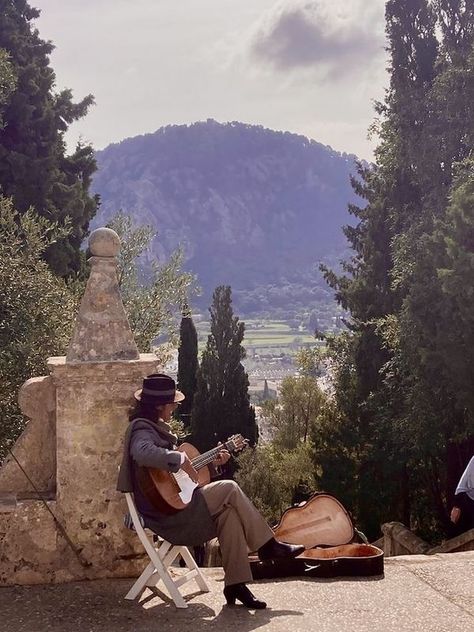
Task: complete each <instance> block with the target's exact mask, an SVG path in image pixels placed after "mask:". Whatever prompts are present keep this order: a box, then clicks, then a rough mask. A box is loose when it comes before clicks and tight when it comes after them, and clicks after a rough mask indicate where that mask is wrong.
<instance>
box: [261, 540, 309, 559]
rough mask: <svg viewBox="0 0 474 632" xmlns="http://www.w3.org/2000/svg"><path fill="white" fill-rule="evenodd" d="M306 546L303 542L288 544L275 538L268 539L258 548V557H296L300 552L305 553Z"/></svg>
mask: <svg viewBox="0 0 474 632" xmlns="http://www.w3.org/2000/svg"><path fill="white" fill-rule="evenodd" d="M304 550H305V547H304V546H303V545H302V544H286V542H278V540H275V538H272V539H271V540H268V542H266V543H265V544H264V545H263V546H261V547H260V548H259V549H258V557H259V559H260V560H262V561H264V560H278V559H282V558H285V557H296V556H297V555H300V553H304Z"/></svg>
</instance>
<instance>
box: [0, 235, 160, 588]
mask: <svg viewBox="0 0 474 632" xmlns="http://www.w3.org/2000/svg"><path fill="white" fill-rule="evenodd" d="M89 245H90V250H91V253H92V258H91V265H92V270H91V274H90V278H89V281H88V283H87V287H86V290H85V293H84V297H83V299H82V302H81V305H80V308H79V312H78V316H77V320H76V326H75V331H74V334H73V336H72V339H71V343H70V346H69V350H68V352H67V356H66V357H56V358H49V360H48V368H49V371H50V375H49V376H48V377H47V378H42V379H43V380H46V382H44V383H45V384H47V385H49V386H48V388H50V391H51V393H50V396H49V399H47V401H48V411H44V414H43V413H42V412H41V411H38V412H37V413H35V411H34V408H35V407H34V402H31V401H30V404H29V407H28V410H31V411H32V412H31V415H32V419H31V421H30V424H33V426H31V425H30V424H29V428H28V433H27V434H25V437H23V439H22V438H21V437H20V440H19V448H20V447H21V445H28V446H29V454H28V455H27V457H26V458H25V451H24V450H23V452H22V453H21V454H22V457H23V462H24V465H26V468H28V463H37V464H40V462H41V460H42V458H44V457H42V454H41V445H42V444H41V442H40V441H37V442H36V444H34V445H33V447H31V446H30V444H31V443H32V440H31V439H28V436H30V435H32V436H43V435H44V436H49V437H50V438H51V439H53V440H54V437H55V440H56V444H55V446H54V447H55V449H54V447H53V451H54V454H49V455H48V459H49V460H48V464H49V465H48V468H49V469H51V464H53V467H54V463H55V464H56V471H55V477H54V478H55V481H54V482H53V483H48V490H49V492H50V495H49V496H48V498H46V499H45V500H47V504H48V507H49V509H50V510H51V511H52V512H53V513H54V515H55V516H56V518H57V519H58V520H59V522H60V523H61V525H62V528H63V529H64V531H65V532H66V534H67V538H66V537H65V536H64V533H63V532H62V529H61V528H59V527H58V526H57V524H56V523H55V521H54V518H53V517H52V515H51V514H50V513H49V512H48V510H47V508H46V507H45V505H44V503H43V502H42V501H38V499H37V496H36V497H35V495H33V494H32V495H31V497H29V498H28V497H26V498H25V495H26V496H27V495H28V488H27V486H26V491H25V492H23V497H22V498H20V497H19V495H18V493H16V492H17V488H15V490H11V491H14V492H15V493H16V498H17V503H16V507H15V509H14V511H9V512H8V513H6V512H5V511H4V512H3V513H2V512H1V509H0V544H2V541H3V546H0V583H7V584H14V583H41V582H56V581H67V580H71V579H81V578H88V579H93V578H97V577H121V576H131V575H133V574H136V573H138V571H139V570H141V568H142V566H143V557H142V556H143V553H142V550H141V548H140V545H139V542H138V538H137V537H136V536H135V534H134V533H132V532H130V531H129V530H127V529H126V528H125V527H124V526H123V515H124V512H125V511H126V509H125V507H126V505H125V502H124V499H123V498H122V494H120V493H119V492H117V491H116V490H115V487H116V481H117V474H118V466H119V463H120V460H121V456H122V444H123V437H124V434H125V431H126V428H127V423H128V414H129V412H130V408H131V406H132V405H133V402H134V400H133V393H134V391H135V390H136V389H138V388H139V387H140V385H141V382H142V379H143V377H144V376H145V375H148V374H150V373H153V372H156V371H157V370H158V360H157V357H156V356H155V355H154V354H141V355H140V354H139V353H138V349H137V347H136V344H135V342H134V340H133V336H132V333H131V331H130V327H129V324H128V321H127V317H126V314H125V311H124V308H123V305H122V301H121V297H120V293H119V287H118V282H117V272H116V269H117V255H118V253H119V250H120V241H119V238H118V236H117V234H116V233H115V232H114V231H112V230H110V229H107V228H100V229H98V230H96V231H94V232H93V233H92V234H91V237H90V242H89ZM41 384H43V382H41ZM35 388H36V387H35ZM38 388H39V386H38ZM42 388H43V390H44V388H45V387H43V386H42ZM28 392H30V394H33V395H34V390H32V387H31V386H30V387H29V390H28ZM48 392H49V391H48ZM30 399H31V396H30ZM43 399H44V398H43ZM42 401H43V400H42V399H41V398H37V403H38V407H41V406H42V404H41V402H42ZM45 401H46V399H45ZM46 413H47V414H46ZM28 414H30V413H28ZM51 415H52V422H53V426H55V428H54V431H53V430H50V431H48V434H47V435H46V434H45V433H44V432H43V433H41V432H37V431H36V432H33V429H34V425H35V424H36V425H38V424H40V423H45V421H44V420H45V419H46V420H48V419H51ZM28 442H29V443H28ZM14 451H15V448H14ZM25 461H26V462H25ZM12 468H15V464H14V463H11V462H9V463H7V464H6V466H5V467H4V468H3V473H2V469H0V490H1V489H2V480H3V481H4V484H3V489H4V491H7V492H8V490H5V486H10V487H12V486H13V484H12V483H11V481H13V480H16V479H15V476H14V474H15V473H14V472H13V473H12V471H11V470H12ZM37 469H38V471H42V470H41V468H40V466H39V465H38V466H37ZM49 469H48V471H49ZM16 476H17V477H18V476H19V477H20V479H21V476H22V474H19V473H16ZM44 478H45V481H46V473H45V475H44ZM46 482H47V481H46ZM46 482H45V483H42V486H43V487H45V485H46ZM19 484H20V483H16V482H15V485H16V486H18V485H19ZM53 490H55V492H56V494H55V495H54V491H53ZM40 491H43V490H40ZM51 491H53V495H52V496H51ZM3 535H5V539H4V540H3V537H2V536H3ZM68 539H70V541H71V542H72V544H73V545H74V548H75V549H76V550H77V551H80V556H79V557H80V559H79V558H78V556H77V555H76V554H75V553H74V552H73V550H72V548H71V546H70V545H69V543H68V541H67V540H68Z"/></svg>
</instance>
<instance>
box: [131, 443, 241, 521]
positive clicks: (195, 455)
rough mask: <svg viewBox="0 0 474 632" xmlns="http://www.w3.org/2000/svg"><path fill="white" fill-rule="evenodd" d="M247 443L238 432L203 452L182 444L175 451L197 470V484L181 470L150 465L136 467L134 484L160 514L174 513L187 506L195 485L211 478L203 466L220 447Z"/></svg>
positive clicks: (231, 448) (236, 448) (233, 448)
mask: <svg viewBox="0 0 474 632" xmlns="http://www.w3.org/2000/svg"><path fill="white" fill-rule="evenodd" d="M247 445H248V439H244V437H243V436H242V435H241V434H235V435H232V437H229V439H227V441H226V442H225V443H224V444H221V445H218V446H216V447H215V448H212V450H208V451H207V452H204V453H203V454H200V452H199V451H198V450H197V449H196V448H195V447H194V446H193V445H191V444H190V443H182V444H181V445H180V446H179V447H178V452H185V453H186V454H187V455H188V457H189V460H190V461H191V463H192V465H193V467H194V469H195V470H196V471H197V473H198V481H197V483H196V482H195V481H193V479H192V478H191V477H190V476H189V475H188V474H187V473H186V472H185V471H184V470H182V469H179V470H178V471H177V472H167V471H166V470H159V469H156V468H150V467H146V468H145V467H141V468H139V480H138V484H139V485H140V488H141V490H142V492H143V493H144V494H145V496H146V497H147V498H148V500H149V501H150V502H151V503H152V505H153V506H154V507H155V508H156V509H158V511H160V512H161V513H164V514H173V513H176V512H178V511H180V510H182V509H184V508H185V507H187V505H189V503H190V502H191V499H192V497H193V492H194V490H195V489H196V488H197V487H202V485H206V484H207V483H209V482H210V480H211V474H210V472H209V468H208V467H207V466H208V465H209V464H210V463H212V461H214V459H215V458H216V457H217V455H218V454H219V452H220V451H221V450H227V451H228V452H238V451H240V450H243V449H244V448H245V447H246V446H247Z"/></svg>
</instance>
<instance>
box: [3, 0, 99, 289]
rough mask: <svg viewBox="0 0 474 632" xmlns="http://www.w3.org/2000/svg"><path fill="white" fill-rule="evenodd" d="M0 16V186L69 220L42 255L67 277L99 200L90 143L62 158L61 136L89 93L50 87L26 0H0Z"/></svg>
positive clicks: (45, 56)
mask: <svg viewBox="0 0 474 632" xmlns="http://www.w3.org/2000/svg"><path fill="white" fill-rule="evenodd" d="M0 16H1V19H0V48H3V49H5V50H6V52H7V53H8V55H9V61H10V63H11V66H12V70H13V73H14V75H15V77H16V87H15V90H14V92H13V93H12V94H11V95H10V98H9V102H8V105H7V106H6V107H5V108H4V111H3V116H2V118H3V123H4V125H3V128H2V129H1V130H0V191H1V193H2V194H3V195H5V196H7V197H12V198H13V201H14V204H15V207H16V208H17V209H18V211H19V212H20V213H25V212H26V211H27V210H28V209H29V208H30V206H33V207H34V209H35V210H36V212H37V213H38V214H39V215H42V216H44V217H46V218H48V219H50V220H53V221H59V222H60V223H64V222H65V221H66V217H68V218H69V221H70V225H71V231H70V232H69V234H68V236H67V237H65V238H63V239H61V240H59V241H58V242H57V243H55V244H52V245H51V246H50V247H49V248H48V250H47V251H46V253H45V255H44V256H45V258H46V260H47V261H48V263H49V264H50V266H51V268H52V269H53V271H54V272H55V273H57V274H59V275H61V276H66V275H67V274H69V273H71V272H74V271H77V270H78V269H79V268H80V264H81V254H80V245H81V243H82V241H83V238H84V237H85V235H86V234H87V231H88V226H89V221H90V219H91V218H92V217H93V216H94V214H95V212H96V210H97V206H98V198H97V197H91V196H90V195H89V186H90V182H91V176H92V174H93V173H94V171H95V169H96V163H95V159H94V155H93V150H92V147H90V146H89V145H83V144H79V145H78V147H77V148H76V150H75V152H74V153H73V154H72V155H70V156H68V155H66V145H65V141H64V134H65V132H66V131H67V129H68V126H69V125H70V124H71V123H72V122H74V121H76V120H78V119H80V118H81V117H83V116H84V115H85V114H86V112H87V110H88V108H89V106H90V105H91V104H92V103H93V97H92V96H91V95H88V96H87V97H85V98H84V99H83V100H82V101H80V102H79V103H74V102H73V100H72V93H71V91H70V90H62V91H61V92H58V93H55V92H54V86H55V74H54V71H53V70H52V68H51V67H50V63H49V55H50V54H51V51H52V50H53V46H52V44H51V43H50V42H46V41H44V40H42V39H41V38H40V36H39V34H38V31H37V29H36V28H35V27H34V25H33V21H34V20H35V19H36V18H37V17H38V16H39V11H38V10H37V9H34V8H32V7H30V5H29V4H28V2H26V0H0Z"/></svg>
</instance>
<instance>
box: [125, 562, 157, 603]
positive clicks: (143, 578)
mask: <svg viewBox="0 0 474 632" xmlns="http://www.w3.org/2000/svg"><path fill="white" fill-rule="evenodd" d="M154 572H155V565H154V564H153V563H152V562H150V563H149V564H148V566H147V567H146V568H145V570H144V571H143V573H142V574H141V575H140V577H139V578H138V579H137V581H136V582H135V583H134V584H133V586H132V587H131V588H130V590H129V591H128V593H127V594H126V595H125V599H136V598H137V597H138V595H139V594H140V593H141V591H142V590H143V589H144V588H145V586H146V585H147V583H148V580H149V579H150V577H151V576H152V575H153V573H154Z"/></svg>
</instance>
